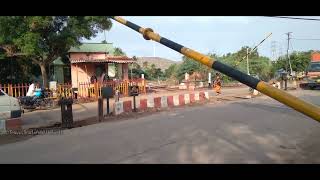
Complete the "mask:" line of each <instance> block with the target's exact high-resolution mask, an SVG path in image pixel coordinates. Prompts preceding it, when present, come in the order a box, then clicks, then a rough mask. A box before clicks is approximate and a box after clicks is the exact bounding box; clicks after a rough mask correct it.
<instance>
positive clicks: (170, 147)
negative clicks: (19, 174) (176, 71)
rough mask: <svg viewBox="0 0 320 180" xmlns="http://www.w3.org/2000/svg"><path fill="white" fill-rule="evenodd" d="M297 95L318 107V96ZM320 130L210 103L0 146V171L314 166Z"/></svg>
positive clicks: (266, 110) (270, 106) (305, 122)
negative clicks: (16, 167) (7, 167)
mask: <svg viewBox="0 0 320 180" xmlns="http://www.w3.org/2000/svg"><path fill="white" fill-rule="evenodd" d="M294 94H295V95H297V96H300V97H303V98H304V99H306V100H311V101H312V102H313V103H316V104H318V105H320V91H313V92H311V91H299V92H294ZM319 137H320V123H318V122H316V121H314V120H312V119H310V118H308V117H306V116H304V115H302V114H300V113H298V112H295V111H293V110H292V109H290V108H288V107H286V106H284V105H282V104H280V103H278V102H276V101H274V100H272V99H270V98H268V97H265V96H263V97H259V98H255V99H249V100H240V101H236V102H220V103H218V102H214V103H211V104H206V105H203V106H195V107H188V108H178V109H174V110H171V111H167V112H160V113H156V114H153V115H150V116H146V117H142V118H138V119H132V120H126V121H118V122H108V123H101V124H95V125H90V126H86V127H81V128H76V129H71V130H66V131H64V132H63V135H43V136H36V137H34V138H31V139H28V140H25V141H21V142H17V143H12V144H6V145H2V146H0V163H319V162H320V156H319V155H320V141H319Z"/></svg>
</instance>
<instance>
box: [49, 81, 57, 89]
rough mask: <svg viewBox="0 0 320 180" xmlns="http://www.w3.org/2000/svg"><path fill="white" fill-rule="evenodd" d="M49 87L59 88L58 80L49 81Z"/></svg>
mask: <svg viewBox="0 0 320 180" xmlns="http://www.w3.org/2000/svg"><path fill="white" fill-rule="evenodd" d="M49 89H51V90H53V91H56V90H57V81H50V82H49Z"/></svg>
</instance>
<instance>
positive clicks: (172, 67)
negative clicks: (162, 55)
mask: <svg viewBox="0 0 320 180" xmlns="http://www.w3.org/2000/svg"><path fill="white" fill-rule="evenodd" d="M177 69H178V65H177V64H171V65H170V66H169V67H168V68H167V69H166V70H165V71H164V75H165V77H166V78H171V77H175V76H176V71H177Z"/></svg>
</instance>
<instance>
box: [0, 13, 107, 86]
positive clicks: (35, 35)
mask: <svg viewBox="0 0 320 180" xmlns="http://www.w3.org/2000/svg"><path fill="white" fill-rule="evenodd" d="M111 26H112V23H111V21H110V19H108V18H107V17H106V16H1V17H0V48H2V49H4V50H5V54H6V56H7V57H14V56H23V57H25V58H28V59H30V60H32V62H34V63H35V64H37V65H39V67H40V70H41V74H42V79H43V85H44V86H45V87H47V86H48V83H47V81H48V80H47V72H46V67H47V66H48V65H49V64H50V63H52V62H53V61H54V60H55V59H56V58H58V57H61V56H64V55H66V54H67V52H68V50H69V49H70V47H72V46H78V45H80V44H81V42H80V40H81V39H82V38H86V39H90V38H91V37H95V36H96V34H97V33H98V32H101V31H103V30H109V29H110V28H111Z"/></svg>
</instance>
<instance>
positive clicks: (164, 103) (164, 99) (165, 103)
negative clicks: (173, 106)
mask: <svg viewBox="0 0 320 180" xmlns="http://www.w3.org/2000/svg"><path fill="white" fill-rule="evenodd" d="M161 107H162V108H166V107H168V100H167V96H162V97H161Z"/></svg>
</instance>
